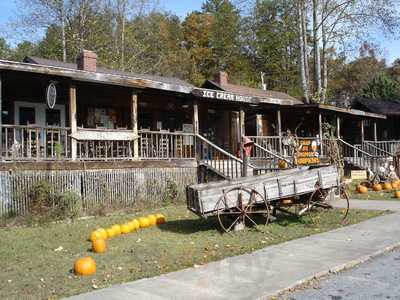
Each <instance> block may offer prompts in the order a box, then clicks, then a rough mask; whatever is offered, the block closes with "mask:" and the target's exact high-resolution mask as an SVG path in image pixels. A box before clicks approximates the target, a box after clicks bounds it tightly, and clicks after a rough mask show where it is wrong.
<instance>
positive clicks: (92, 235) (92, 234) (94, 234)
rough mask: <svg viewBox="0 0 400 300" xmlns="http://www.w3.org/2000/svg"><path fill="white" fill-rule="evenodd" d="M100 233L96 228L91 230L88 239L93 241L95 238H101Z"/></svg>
mask: <svg viewBox="0 0 400 300" xmlns="http://www.w3.org/2000/svg"><path fill="white" fill-rule="evenodd" d="M101 238H102V236H101V233H100V232H99V231H98V230H95V231H92V233H91V234H90V237H89V240H90V241H92V242H93V241H95V240H97V239H101Z"/></svg>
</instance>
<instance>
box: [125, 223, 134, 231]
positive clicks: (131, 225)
mask: <svg viewBox="0 0 400 300" xmlns="http://www.w3.org/2000/svg"><path fill="white" fill-rule="evenodd" d="M126 224H127V225H128V226H129V232H132V231H134V230H135V229H136V228H135V224H133V222H132V221H130V222H128V223H126Z"/></svg>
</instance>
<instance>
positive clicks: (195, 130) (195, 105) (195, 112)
mask: <svg viewBox="0 0 400 300" xmlns="http://www.w3.org/2000/svg"><path fill="white" fill-rule="evenodd" d="M193 133H194V134H199V104H198V103H197V100H194V101H193Z"/></svg>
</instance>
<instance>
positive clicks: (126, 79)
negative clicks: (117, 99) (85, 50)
mask: <svg viewBox="0 0 400 300" xmlns="http://www.w3.org/2000/svg"><path fill="white" fill-rule="evenodd" d="M0 70H9V71H19V72H29V73H36V74H42V75H52V76H62V77H67V78H70V79H73V80H76V81H83V82H95V83H104V84H110V85H118V86H125V87H134V88H151V89H159V90H166V91H172V92H179V93H184V94H189V93H190V92H191V91H192V87H190V86H183V85H177V84H168V83H164V82H159V81H154V80H150V79H143V78H137V77H131V76H124V75H114V74H105V73H93V72H87V71H81V70H73V69H68V68H60V67H51V66H43V65H37V64H28V63H20V62H12V61H5V60H0Z"/></svg>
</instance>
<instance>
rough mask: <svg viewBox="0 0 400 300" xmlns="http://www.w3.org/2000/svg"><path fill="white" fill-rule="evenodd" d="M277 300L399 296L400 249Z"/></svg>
mask: <svg viewBox="0 0 400 300" xmlns="http://www.w3.org/2000/svg"><path fill="white" fill-rule="evenodd" d="M279 299H280V300H313V299H315V300H317V299H318V300H325V299H326V300H341V299H343V300H347V299H350V300H352V299H363V300H367V299H400V250H396V251H394V252H390V253H388V254H385V255H383V256H381V257H378V258H375V259H373V260H371V261H368V262H366V263H364V264H362V265H360V266H358V267H356V268H354V269H350V270H347V271H344V272H342V273H339V274H338V275H332V276H330V277H328V278H326V279H325V280H322V281H321V282H319V283H315V284H314V285H313V286H312V287H310V288H307V289H305V290H298V291H296V292H294V293H292V294H286V295H283V296H281V297H279Z"/></svg>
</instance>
